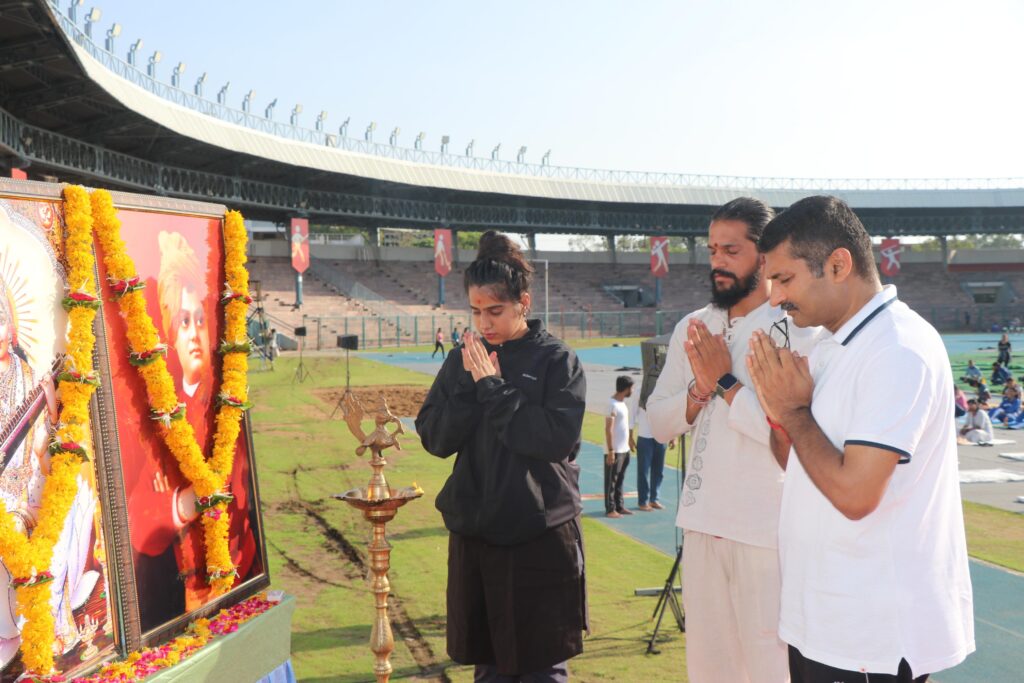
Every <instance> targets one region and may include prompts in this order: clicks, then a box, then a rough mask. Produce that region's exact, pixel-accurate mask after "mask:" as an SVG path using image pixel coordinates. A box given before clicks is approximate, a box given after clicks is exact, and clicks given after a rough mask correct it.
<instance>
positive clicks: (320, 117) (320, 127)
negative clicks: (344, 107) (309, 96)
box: [316, 109, 327, 133]
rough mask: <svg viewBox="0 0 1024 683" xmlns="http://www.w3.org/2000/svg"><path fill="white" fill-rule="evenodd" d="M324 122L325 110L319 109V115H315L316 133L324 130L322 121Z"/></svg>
mask: <svg viewBox="0 0 1024 683" xmlns="http://www.w3.org/2000/svg"><path fill="white" fill-rule="evenodd" d="M326 120H327V110H326V109H321V110H320V113H319V114H317V117H316V129H317V130H318V131H320V132H321V133H322V132H323V130H324V121H326Z"/></svg>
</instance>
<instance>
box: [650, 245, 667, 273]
mask: <svg viewBox="0 0 1024 683" xmlns="http://www.w3.org/2000/svg"><path fill="white" fill-rule="evenodd" d="M651 272H652V273H654V277H665V276H666V275H668V238H667V237H652V238H651Z"/></svg>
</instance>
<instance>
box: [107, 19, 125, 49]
mask: <svg viewBox="0 0 1024 683" xmlns="http://www.w3.org/2000/svg"><path fill="white" fill-rule="evenodd" d="M119 35H121V24H119V23H117V22H116V21H115V22H114V25H113V26H111V27H110V28H109V29H107V42H106V44H105V47H106V48H107V52H109V53H111V54H113V53H114V38H117V37H118V36H119Z"/></svg>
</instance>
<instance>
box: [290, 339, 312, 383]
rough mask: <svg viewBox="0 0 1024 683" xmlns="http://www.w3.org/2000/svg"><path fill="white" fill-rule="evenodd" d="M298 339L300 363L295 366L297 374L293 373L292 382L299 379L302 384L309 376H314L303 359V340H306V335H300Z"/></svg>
mask: <svg viewBox="0 0 1024 683" xmlns="http://www.w3.org/2000/svg"><path fill="white" fill-rule="evenodd" d="M298 340H299V364H298V365H296V366H295V374H294V375H292V384H295V382H296V381H298V382H299V384H302V382H304V381H306V379H307V378H309V377H312V376H313V373H311V372H310V371H309V369H308V368H306V364H305V363H304V362H303V361H302V347H303V346H304V344H303V342H304V341H305V335H303V336H301V337H298Z"/></svg>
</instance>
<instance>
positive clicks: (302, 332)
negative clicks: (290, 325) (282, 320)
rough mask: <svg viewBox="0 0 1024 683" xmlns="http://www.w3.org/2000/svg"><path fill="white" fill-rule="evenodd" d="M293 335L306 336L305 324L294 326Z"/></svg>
mask: <svg viewBox="0 0 1024 683" xmlns="http://www.w3.org/2000/svg"><path fill="white" fill-rule="evenodd" d="M295 336H296V337H305V336H306V326H305V325H303V326H302V327H296V328H295Z"/></svg>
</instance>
